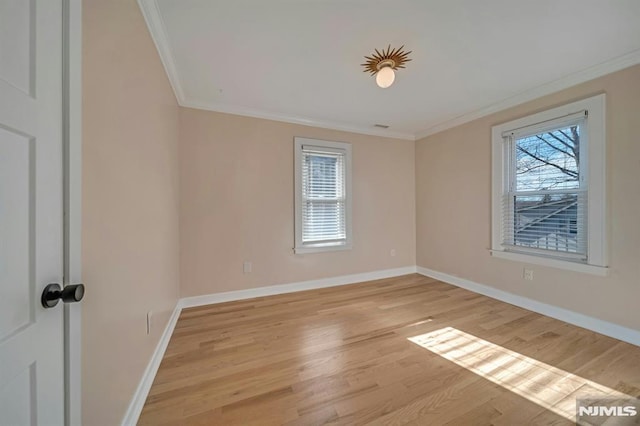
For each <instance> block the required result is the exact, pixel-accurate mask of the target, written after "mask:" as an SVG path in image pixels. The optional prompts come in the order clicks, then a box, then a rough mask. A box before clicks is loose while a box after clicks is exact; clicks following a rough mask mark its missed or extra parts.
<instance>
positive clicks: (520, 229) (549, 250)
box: [491, 94, 607, 275]
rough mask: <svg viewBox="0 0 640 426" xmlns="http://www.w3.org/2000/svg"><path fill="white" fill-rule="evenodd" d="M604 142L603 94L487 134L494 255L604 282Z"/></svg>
mask: <svg viewBox="0 0 640 426" xmlns="http://www.w3.org/2000/svg"><path fill="white" fill-rule="evenodd" d="M570 132H574V133H573V137H571V135H570V134H569V133H570ZM605 138H606V133H605V95H604V94H602V95H597V96H593V97H590V98H587V99H583V100H580V101H577V102H573V103H570V104H567V105H563V106H560V107H557V108H552V109H549V110H546V111H543V112H540V113H537V114H532V115H529V116H527V117H523V118H520V119H517V120H513V121H510V122H508V123H504V124H500V125H497V126H494V127H493V128H492V242H491V253H492V255H493V256H495V257H499V258H504V259H509V260H515V261H520V262H525V263H534V264H541V265H546V266H551V267H557V268H563V269H569V270H574V271H579V272H586V273H592V274H596V275H606V271H607V256H606V254H607V244H606V242H607V238H606V229H607V221H606V211H607V209H606V193H605V189H606V181H605V179H606V174H605V165H606V143H605V142H606V141H605ZM574 141H575V143H568V142H574ZM545 156H546V157H545Z"/></svg>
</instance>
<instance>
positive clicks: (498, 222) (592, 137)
mask: <svg viewBox="0 0 640 426" xmlns="http://www.w3.org/2000/svg"><path fill="white" fill-rule="evenodd" d="M605 101H606V98H605V95H604V94H601V95H597V96H593V97H590V98H587V99H583V100H580V101H577V102H572V103H570V104H567V105H563V106H560V107H557V108H552V109H549V110H546V111H542V112H539V113H537V114H533V115H529V116H527V117H523V118H520V119H517V120H513V121H509V122H508V123H503V124H500V125H497V126H493V127H492V129H491V140H492V208H491V216H492V227H491V229H492V231H491V254H492V255H493V256H495V257H498V258H502V259H508V260H513V261H519V262H524V263H533V264H538V265H543V266H550V267H554V268H561V269H567V270H572V271H577V272H585V273H589V274H594V275H601V276H604V275H606V274H607V261H608V259H607V252H608V250H607V236H606V228H607V207H606V205H607V203H606V167H605V166H606V128H605ZM582 110H586V111H587V112H588V119H587V121H586V130H587V131H586V134H587V140H586V142H584V141H583V142H582V143H583V145H584V144H586V148H587V149H586V152H584V151H582V153H583V154H586V161H587V167H586V168H585V171H586V182H587V185H588V194H589V195H588V199H587V217H588V223H587V241H588V243H587V244H588V246H587V262H586V263H584V262H576V261H571V260H562V259H559V258H554V257H543V256H537V255H534V254H528V253H526V254H525V253H520V252H513V251H508V250H507V249H506V248H505V247H504V246H503V245H502V223H503V216H502V215H503V210H502V196H503V193H504V190H505V187H506V185H507V184H508V178H509V177H508V176H506V173H505V164H506V159H505V158H504V155H505V154H504V149H503V147H504V145H503V144H504V139H503V134H504V133H506V132H510V131H513V130H516V129H520V128H523V127H526V126H531V125H534V124H536V123H542V122H545V121H549V120H554V119H558V118H560V117H564V116H568V115H570V114H575V113H577V112H579V111H582Z"/></svg>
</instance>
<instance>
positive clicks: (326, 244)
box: [294, 137, 353, 254]
mask: <svg viewBox="0 0 640 426" xmlns="http://www.w3.org/2000/svg"><path fill="white" fill-rule="evenodd" d="M304 145H310V146H314V147H318V148H320V149H322V148H326V149H327V151H328V152H335V151H341V152H344V155H345V157H344V167H345V170H344V178H345V193H346V197H345V235H346V238H345V240H344V242H343V241H340V242H335V241H334V240H330V241H329V240H325V241H316V242H313V243H304V242H303V240H302V229H303V217H302V203H303V201H304V200H303V196H302V161H303V155H302V151H303V146H304ZM351 156H352V154H351V144H349V143H346V142H333V141H325V140H319V139H310V138H303V137H295V138H294V164H295V166H294V183H295V185H294V186H295V189H294V190H295V196H294V199H295V226H294V230H295V244H294V253H296V254H304V253H318V252H327V251H338V250H350V249H351V248H352V241H353V238H352V235H353V234H352V229H351V217H352V214H351V206H352V198H353V197H352V190H351V188H352V185H351Z"/></svg>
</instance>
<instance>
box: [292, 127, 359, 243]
mask: <svg viewBox="0 0 640 426" xmlns="http://www.w3.org/2000/svg"><path fill="white" fill-rule="evenodd" d="M295 149H296V246H295V250H296V252H297V253H303V252H311V251H321V250H335V249H345V248H350V245H351V237H350V235H351V233H350V223H349V218H350V205H351V201H350V165H351V147H350V145H349V144H345V143H341V142H328V141H319V140H313V139H305V138H296V139H295Z"/></svg>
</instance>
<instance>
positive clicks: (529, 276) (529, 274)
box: [522, 268, 533, 281]
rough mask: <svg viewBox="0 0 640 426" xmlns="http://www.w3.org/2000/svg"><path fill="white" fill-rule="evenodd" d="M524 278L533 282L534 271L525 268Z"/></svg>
mask: <svg viewBox="0 0 640 426" xmlns="http://www.w3.org/2000/svg"><path fill="white" fill-rule="evenodd" d="M522 278H524V279H525V280H527V281H533V269H527V268H524V271H523V272H522Z"/></svg>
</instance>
